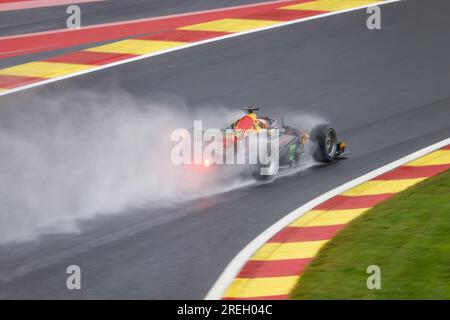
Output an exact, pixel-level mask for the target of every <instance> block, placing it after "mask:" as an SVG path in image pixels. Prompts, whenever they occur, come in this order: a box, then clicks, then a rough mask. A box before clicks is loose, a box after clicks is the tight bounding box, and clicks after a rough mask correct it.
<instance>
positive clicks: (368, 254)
mask: <svg viewBox="0 0 450 320" xmlns="http://www.w3.org/2000/svg"><path fill="white" fill-rule="evenodd" d="M370 265H377V266H379V267H380V269H381V289H380V290H369V289H368V288H367V284H366V283H367V279H368V277H369V276H370V274H368V273H366V270H367V267H368V266H370ZM291 298H292V299H450V170H447V171H446V172H444V173H442V174H439V175H437V176H435V177H432V178H430V179H427V180H425V181H423V182H421V183H419V184H417V185H416V186H414V187H411V188H409V189H407V190H405V191H403V192H401V193H399V194H397V195H395V196H394V197H392V198H391V199H389V200H387V201H385V202H382V203H380V204H379V205H377V206H376V207H374V208H373V209H371V210H369V211H367V212H366V213H365V214H363V215H362V216H360V217H359V218H357V219H355V220H354V221H353V222H351V223H350V224H349V225H348V226H347V227H346V228H345V229H344V230H342V231H341V232H340V233H338V234H337V235H336V237H335V238H333V239H332V240H331V241H330V242H328V243H327V245H325V247H324V248H323V250H321V252H320V253H319V255H318V257H317V258H316V259H315V260H314V261H313V262H312V264H311V265H310V266H309V267H308V268H307V269H306V271H305V273H304V274H303V275H302V277H301V279H300V281H299V283H298V284H297V286H296V288H295V289H294V290H293V292H292V293H291Z"/></svg>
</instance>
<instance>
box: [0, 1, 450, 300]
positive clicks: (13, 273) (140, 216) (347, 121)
mask: <svg viewBox="0 0 450 320" xmlns="http://www.w3.org/2000/svg"><path fill="white" fill-rule="evenodd" d="M449 9H450V4H449V3H448V2H447V1H445V0H438V1H434V2H433V3H432V4H429V3H428V2H426V1H419V0H409V1H404V2H400V3H394V4H390V5H386V6H384V7H382V19H383V20H382V30H381V31H369V30H367V29H366V27H365V21H366V17H367V16H366V14H365V12H364V11H358V12H352V13H346V14H342V15H337V16H331V17H328V18H324V19H320V20H316V21H310V22H305V23H300V24H294V25H291V26H287V27H283V28H277V29H273V30H269V31H264V32H259V33H254V34H250V35H246V36H242V37H237V38H232V39H228V40H225V41H220V42H215V43H210V44H207V45H203V46H198V47H193V48H189V49H186V50H181V51H177V52H173V53H170V54H166V55H162V56H157V57H153V58H151V59H145V60H140V61H136V62H133V63H129V64H125V65H121V66H117V67H115V68H111V69H106V70H102V71H100V72H96V73H91V74H87V75H84V76H80V77H77V78H73V79H68V80H64V81H61V82H58V83H54V84H51V85H48V86H44V87H38V88H35V89H32V90H28V91H25V92H22V93H17V94H11V95H7V96H4V97H2V98H1V100H0V116H1V115H2V112H4V111H3V110H2V108H1V107H3V108H6V109H8V108H11V107H14V104H15V103H17V102H16V101H18V98H19V97H20V100H21V101H22V102H23V101H24V100H23V99H25V101H26V99H32V97H33V95H38V94H42V93H46V94H53V93H56V92H57V93H60V92H64V91H70V90H72V89H73V88H77V89H89V90H92V89H93V88H94V89H95V90H97V91H98V92H103V91H104V90H106V89H108V88H110V87H111V86H112V83H113V85H114V86H117V87H118V88H120V90H123V91H126V92H128V93H130V94H131V95H133V96H135V97H136V98H142V99H145V98H146V97H150V96H151V95H152V94H154V93H155V92H156V93H159V92H164V93H169V94H175V95H177V96H179V97H181V98H182V99H184V100H185V102H186V103H187V105H188V106H189V107H190V108H191V109H192V110H194V109H195V108H196V106H199V105H203V106H204V105H208V104H211V105H217V104H218V105H222V106H226V107H229V108H234V107H240V106H242V105H251V104H253V105H261V106H264V110H266V111H268V112H271V113H277V114H287V115H297V114H302V113H305V112H306V113H314V114H318V115H322V116H324V117H325V118H326V119H328V120H330V121H332V122H333V123H334V124H335V126H336V128H337V130H338V132H341V137H342V138H344V139H345V140H347V141H348V145H349V147H350V149H351V152H352V153H351V156H350V158H349V159H348V160H345V161H339V162H337V163H335V164H334V165H332V166H318V167H313V168H310V169H307V170H305V171H302V172H300V173H298V174H296V175H292V176H284V177H281V178H279V179H277V180H275V181H274V182H272V183H270V184H263V185H253V186H248V187H244V188H241V189H238V190H233V191H230V192H227V193H223V194H219V195H215V196H210V197H207V198H204V199H201V200H197V201H192V202H189V203H188V204H186V205H184V206H182V207H180V208H163V209H157V208H153V209H152V208H146V209H145V208H144V209H140V210H135V211H133V212H123V213H122V214H119V215H115V216H113V217H101V218H96V219H94V220H89V221H83V222H82V226H83V227H82V229H83V232H82V233H81V234H79V235H52V236H45V237H42V238H41V241H40V242H33V243H23V244H11V245H5V246H1V247H0V298H3V299H14V298H39V299H46V298H77V299H89V298H125V299H133V298H143V299H177V298H179V299H200V298H203V297H204V296H205V294H206V293H207V291H208V290H209V288H210V287H211V286H212V284H213V283H214V281H215V280H216V279H217V277H218V276H219V275H220V273H221V272H222V270H223V269H224V267H225V266H226V265H227V263H228V262H229V261H230V260H231V259H232V258H233V257H234V256H235V255H236V254H237V253H238V252H239V251H240V250H241V249H242V248H243V247H244V246H245V245H246V244H247V243H248V242H250V241H251V240H252V239H253V238H255V237H256V236H257V235H258V234H259V233H261V232H262V231H264V229H265V228H267V227H268V226H270V225H271V224H272V223H274V222H275V221H277V220H278V219H280V218H281V217H283V216H285V215H286V214H287V213H289V212H290V211H292V210H293V209H295V208H297V207H298V206H300V205H302V204H303V203H305V202H307V201H309V200H311V199H312V198H314V197H315V196H318V195H320V194H322V193H324V192H326V191H328V190H330V189H332V188H334V187H336V186H338V185H340V184H342V183H344V182H347V181H349V180H351V179H353V178H356V177H358V176H359V175H361V174H364V173H366V172H368V171H370V170H373V169H375V168H378V167H380V166H382V165H384V164H387V163H389V162H391V161H393V160H396V159H398V158H400V157H402V156H405V155H407V154H409V153H412V152H414V151H416V150H418V149H420V148H422V147H425V146H427V145H429V144H432V143H434V142H437V141H440V140H442V139H444V138H447V137H449V136H450V121H449V120H450V91H449V87H450V76H449V74H450V63H449V60H450V58H449V57H450V42H449V41H448V40H447V39H448V30H449V28H450V20H449V19H448V11H449ZM111 79H114V80H111ZM68 107H70V106H68ZM70 264H77V265H79V266H80V267H81V269H82V272H83V288H82V290H81V291H77V292H74V291H68V290H67V289H66V286H65V283H66V276H67V275H66V274H65V269H66V267H67V266H68V265H70Z"/></svg>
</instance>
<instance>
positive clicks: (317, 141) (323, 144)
mask: <svg viewBox="0 0 450 320" xmlns="http://www.w3.org/2000/svg"><path fill="white" fill-rule="evenodd" d="M311 141H312V142H313V144H314V149H315V150H314V152H313V156H314V159H315V160H316V161H319V162H330V161H331V160H333V159H334V158H335V157H336V152H337V134H336V131H335V130H334V129H333V128H332V127H331V126H330V125H328V124H322V125H319V126H317V127H316V128H314V130H313V131H312V132H311Z"/></svg>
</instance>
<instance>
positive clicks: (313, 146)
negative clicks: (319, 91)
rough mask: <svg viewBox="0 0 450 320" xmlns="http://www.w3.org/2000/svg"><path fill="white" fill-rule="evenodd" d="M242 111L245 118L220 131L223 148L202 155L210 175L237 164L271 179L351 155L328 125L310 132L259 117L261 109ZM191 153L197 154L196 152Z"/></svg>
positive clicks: (258, 176)
mask: <svg viewBox="0 0 450 320" xmlns="http://www.w3.org/2000/svg"><path fill="white" fill-rule="evenodd" d="M243 110H244V115H243V116H242V117H240V118H239V119H238V120H236V121H235V122H233V123H232V124H231V125H229V126H228V127H226V128H224V129H221V130H220V132H221V135H220V139H221V145H220V148H218V149H217V150H214V152H212V153H211V155H210V156H207V157H205V156H204V155H203V160H202V162H201V163H202V165H203V167H206V168H208V172H209V174H212V172H217V171H220V169H219V168H220V167H222V168H224V169H223V170H225V168H226V167H228V168H230V166H224V165H225V164H237V165H238V166H232V167H234V168H240V169H243V170H239V171H240V172H243V173H245V174H251V175H252V176H253V177H254V178H256V179H259V180H271V179H272V178H273V177H274V176H276V175H277V174H280V173H282V172H285V171H288V170H290V169H292V168H295V167H297V166H299V165H300V164H301V163H302V162H305V161H307V160H309V159H310V158H311V156H312V157H313V158H314V159H315V160H316V161H318V162H331V161H333V160H335V159H339V158H344V157H345V155H347V154H348V151H347V150H346V143H345V142H338V139H337V134H336V130H335V129H334V128H332V127H331V126H330V125H329V124H320V125H317V126H316V127H315V128H314V129H313V130H311V132H309V133H307V132H305V131H303V130H300V129H297V128H294V127H292V126H289V125H286V124H285V123H284V119H283V118H281V119H280V120H281V121H279V120H277V119H273V118H269V117H258V115H257V114H256V111H259V108H258V107H246V108H243ZM203 133H204V132H203ZM194 136H195V135H194ZM216 140H217V139H216ZM252 146H257V150H256V151H255V149H252ZM204 149H206V148H204ZM261 150H263V151H264V152H261ZM190 154H191V155H192V154H194V150H191V152H190ZM230 154H231V157H230ZM243 159H245V161H242V160H243ZM252 159H253V162H252ZM192 163H198V162H195V161H192ZM213 168H216V169H217V170H214V169H213Z"/></svg>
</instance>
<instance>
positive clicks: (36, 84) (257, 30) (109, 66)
mask: <svg viewBox="0 0 450 320" xmlns="http://www.w3.org/2000/svg"><path fill="white" fill-rule="evenodd" d="M400 1H403V0H388V1H381V2H380V3H375V4H370V5H365V6H360V7H355V8H350V9H345V10H340V11H332V12H327V13H324V14H320V15H316V16H312V17H307V18H301V19H297V20H291V21H287V22H282V23H279V24H276V25H272V26H267V27H263V28H258V29H252V30H249V31H243V32H238V33H232V34H229V35H225V36H221V37H217V38H213V39H207V40H202V41H197V42H192V43H188V44H186V45H183V46H179V47H175V48H171V49H167V50H161V51H157V52H153V53H149V54H146V55H141V56H137V57H133V58H130V59H125V60H121V61H117V62H113V63H110V64H106V65H103V66H98V67H94V68H92V69H88V70H84V71H80V72H75V73H71V74H68V75H65V76H61V77H56V78H51V79H48V80H44V81H40V82H36V83H32V84H29V85H26V86H23V87H19V88H15V89H11V90H7V91H4V92H0V96H4V95H7V94H11V93H14V92H19V91H23V90H27V89H31V88H35V87H38V86H42V85H45V84H49V83H52V82H56V81H61V80H64V79H69V78H73V77H77V76H80V75H83V74H88V73H91V72H96V71H99V70H103V69H107V68H112V67H115V66H118V65H121V64H125V63H129V62H133V61H137V60H142V59H147V58H150V57H154V56H158V55H161V54H165V53H169V52H174V51H178V50H182V49H186V48H191V47H195V46H199V45H202V44H206V43H211V42H216V41H221V40H225V39H229V38H234V37H239V36H243V35H246V34H251V33H255V32H260V31H265V30H270V29H275V28H280V27H284V26H288V25H291V24H296V23H300V22H304V21H310V20H316V19H320V18H324V17H329V16H333V15H337V14H341V13H346V12H351V11H356V10H361V9H365V8H369V7H373V6H375V5H376V6H382V5H385V4H389V3H394V2H400Z"/></svg>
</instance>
